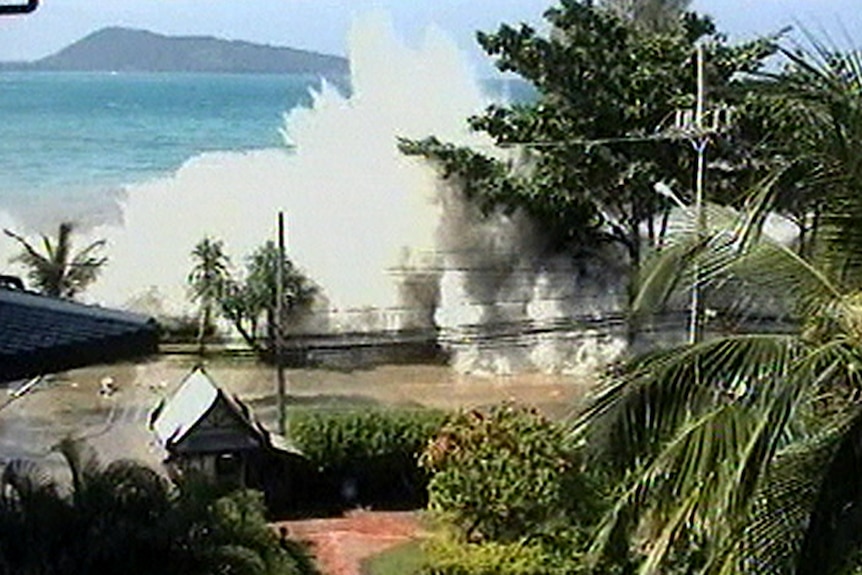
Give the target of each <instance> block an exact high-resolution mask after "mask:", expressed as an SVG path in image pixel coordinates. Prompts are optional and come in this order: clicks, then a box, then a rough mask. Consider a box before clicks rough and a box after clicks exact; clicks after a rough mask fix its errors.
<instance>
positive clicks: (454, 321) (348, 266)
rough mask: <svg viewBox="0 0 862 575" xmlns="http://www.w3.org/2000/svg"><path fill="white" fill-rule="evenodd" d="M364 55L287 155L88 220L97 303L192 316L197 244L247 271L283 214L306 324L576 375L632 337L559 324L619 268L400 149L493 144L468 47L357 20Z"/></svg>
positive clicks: (177, 181)
mask: <svg viewBox="0 0 862 575" xmlns="http://www.w3.org/2000/svg"><path fill="white" fill-rule="evenodd" d="M350 59H351V74H352V78H351V85H352V92H351V94H350V95H345V94H343V93H342V92H340V91H339V90H337V89H335V88H334V87H332V86H329V85H327V84H323V86H322V87H321V89H320V90H319V91H318V92H316V93H314V94H313V103H312V106H311V107H310V108H297V109H294V110H292V111H290V112H289V113H288V114H287V115H286V117H285V124H284V129H283V132H284V135H285V138H286V140H287V143H288V144H289V146H286V147H285V149H273V150H262V151H254V152H247V153H234V152H230V153H207V154H203V155H201V156H197V157H195V158H192V159H190V160H189V161H187V162H186V163H185V164H184V165H183V166H182V167H181V168H180V169H179V170H178V171H177V172H176V173H175V174H173V175H171V176H170V177H163V178H159V179H156V180H153V181H150V182H147V183H144V184H139V185H132V186H128V187H127V188H126V189H125V191H124V197H123V198H122V199H121V200H120V202H119V206H120V208H121V210H122V221H121V225H120V224H118V223H117V222H115V223H111V224H105V223H104V221H101V222H96V223H97V224H98V225H95V226H94V227H93V229H92V230H91V233H90V235H91V236H92V237H106V238H108V241H109V253H110V257H111V262H110V265H109V266H108V267H107V268H106V270H105V273H104V276H103V277H102V278H100V280H99V281H98V282H97V283H96V284H94V286H93V287H92V288H91V290H90V292H89V297H90V298H91V299H92V300H94V301H99V302H103V303H106V304H109V305H115V306H126V305H128V304H129V303H133V304H134V305H135V306H136V307H138V308H143V310H144V311H148V312H150V313H159V314H161V313H165V314H180V313H183V312H187V311H188V308H189V304H188V302H187V298H186V288H185V279H186V274H187V273H188V270H189V268H190V266H191V261H190V259H189V252H190V251H191V249H192V247H193V246H194V245H195V243H196V242H197V241H198V240H200V239H201V238H202V237H203V236H205V235H211V236H215V237H218V238H220V239H223V240H224V241H225V245H226V249H227V251H228V252H229V253H230V254H232V255H233V256H234V257H235V260H234V264H235V265H237V267H239V264H240V263H241V262H240V261H238V260H239V256H240V255H242V254H248V253H250V252H251V251H252V250H253V249H254V248H255V247H256V246H258V245H260V244H261V243H263V242H264V241H265V240H267V239H269V238H271V237H272V236H273V233H274V228H275V218H276V214H277V212H278V211H279V210H284V211H285V212H286V214H287V219H288V236H289V253H290V255H291V257H292V259H293V260H294V261H295V262H297V263H298V265H299V266H300V267H301V268H303V269H304V271H305V272H306V273H307V274H308V275H309V276H310V277H311V278H313V279H314V280H315V281H316V282H318V283H319V284H320V286H321V287H322V288H323V291H324V298H323V299H322V302H321V303H320V304H319V306H318V310H317V312H316V315H315V317H314V318H312V321H310V322H308V324H307V325H306V328H308V329H327V330H331V331H356V330H362V331H378V330H392V329H402V328H427V329H429V330H432V329H437V328H439V330H440V332H441V336H442V342H443V343H444V345H446V346H448V347H449V348H450V349H451V350H452V351H453V362H454V365H455V367H456V368H458V369H459V370H461V371H465V372H478V373H485V372H488V373H512V372H518V371H530V370H541V371H546V372H552V371H577V370H580V369H582V368H584V366H589V365H592V364H594V363H596V362H598V361H602V360H604V359H606V358H608V357H612V356H613V355H614V354H616V353H618V352H619V349H620V342H619V339H618V338H609V337H607V336H605V335H602V334H601V333H599V332H595V333H592V334H590V333H587V332H584V330H579V331H577V330H576V331H577V333H575V332H574V331H572V330H568V331H567V330H566V329H562V330H560V329H557V328H556V327H555V326H557V325H558V324H560V323H561V322H564V321H566V320H567V319H568V318H571V317H572V316H573V315H581V316H583V315H584V314H585V313H586V314H588V315H589V314H596V315H601V314H602V313H604V312H606V311H607V310H610V309H616V308H617V307H618V306H619V301H620V290H619V289H618V288H619V282H618V281H616V280H615V276H614V272H613V270H610V271H608V270H600V269H598V267H599V266H594V269H592V270H591V271H590V272H589V273H586V274H581V275H578V273H576V270H574V269H573V263H572V262H571V261H570V260H569V259H568V258H565V257H559V256H552V255H549V253H548V250H547V246H546V245H545V242H544V238H543V234H542V232H541V230H540V229H536V228H535V227H534V226H533V225H532V224H531V223H530V222H529V221H528V220H527V219H526V218H524V217H522V216H520V215H518V214H516V215H514V216H509V215H504V214H494V215H491V216H490V217H485V216H483V215H482V214H480V213H479V212H478V210H477V209H476V208H475V207H474V206H472V205H470V204H468V203H467V202H466V201H465V200H464V198H463V194H461V192H460V190H458V189H457V187H455V186H453V185H451V184H448V183H444V182H441V181H440V179H439V178H438V175H437V174H436V172H435V170H434V169H433V167H432V166H430V165H429V164H428V163H426V162H424V161H423V160H421V159H419V158H412V157H405V156H404V155H402V154H401V153H400V152H399V151H398V150H397V138H398V137H409V138H424V137H425V136H428V135H431V134H434V135H436V136H438V137H439V138H440V139H441V140H444V141H450V142H455V143H460V144H465V145H478V146H482V147H483V149H485V150H489V147H488V146H490V142H489V141H488V140H487V139H485V138H484V137H483V136H481V135H479V134H475V133H471V132H469V131H468V130H467V125H466V121H465V119H466V118H467V117H469V116H470V115H473V114H476V113H477V112H479V111H481V110H482V109H483V107H484V106H485V105H486V103H487V102H486V101H485V99H484V97H483V95H482V91H481V89H480V87H479V85H478V83H477V82H476V81H475V78H474V74H473V73H472V71H471V70H470V69H469V67H468V66H467V65H466V63H465V61H464V59H463V58H462V56H461V54H459V52H458V50H457V48H456V47H455V46H454V44H453V43H451V42H450V41H448V40H447V39H446V38H445V37H444V36H443V35H442V34H441V33H440V32H438V31H435V30H430V31H429V32H428V33H427V35H426V38H425V40H424V42H423V43H422V45H421V47H420V48H418V49H415V50H411V49H407V48H405V47H404V46H403V45H402V44H401V43H400V42H399V41H398V39H397V38H396V37H395V34H394V33H393V30H392V27H391V25H390V24H389V23H388V21H387V19H386V18H384V17H381V16H380V15H372V16H370V17H367V18H364V19H362V20H360V21H359V22H358V23H357V24H356V26H355V27H354V29H353V32H352V34H351V38H350ZM288 149H289V150H290V151H288ZM497 153H500V154H503V152H499V151H498V152H497ZM100 213H102V214H104V213H110V210H105V209H104V208H103V209H102V210H101V212H100ZM0 257H5V255H4V254H0ZM578 278H580V280H579V279H578Z"/></svg>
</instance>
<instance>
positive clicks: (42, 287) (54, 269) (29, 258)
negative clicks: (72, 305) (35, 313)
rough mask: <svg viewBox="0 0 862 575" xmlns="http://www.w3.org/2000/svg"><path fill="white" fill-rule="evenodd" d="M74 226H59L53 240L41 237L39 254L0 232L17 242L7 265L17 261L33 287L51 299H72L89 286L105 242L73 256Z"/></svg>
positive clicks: (104, 260) (103, 259) (15, 237)
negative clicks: (18, 251)
mask: <svg viewBox="0 0 862 575" xmlns="http://www.w3.org/2000/svg"><path fill="white" fill-rule="evenodd" d="M73 231H74V225H73V224H71V223H69V222H63V223H61V224H60V226H59V229H58V230H57V239H56V241H53V240H52V239H51V238H49V237H48V236H45V235H43V236H42V248H43V251H42V253H40V252H39V249H38V248H37V247H35V246H34V245H33V244H31V243H30V242H28V241H27V240H26V239H25V238H23V237H22V236H20V235H18V234H16V233H14V232H12V231H10V230H3V232H4V233H5V234H6V235H7V236H9V237H10V238H12V239H13V240H15V241H16V242H18V244H19V245H20V246H21V248H22V251H21V253H20V254H18V255H17V256H15V257H13V258H12V259H11V260H10V261H11V262H19V263H21V264H23V265H24V266H25V267H26V268H27V269H28V272H27V277H28V278H29V279H30V281H31V282H32V283H33V285H35V286H36V288H37V289H38V290H39V291H40V292H42V293H44V294H45V295H48V296H51V297H63V298H74V297H75V296H76V295H78V294H79V293H80V292H82V291H84V290H85V289H86V288H87V286H89V285H90V284H91V283H93V282H94V281H95V280H96V278H97V277H98V275H99V272H100V271H101V269H102V268H103V267H104V266H105V264H106V263H107V262H108V258H107V257H104V256H98V255H96V254H97V252H98V251H99V250H101V249H102V248H103V247H104V246H105V243H106V242H105V240H98V241H95V242H93V243H91V244H89V245H87V246H86V247H84V248H83V249H81V250H80V251H78V252H77V253H73V250H72V232H73Z"/></svg>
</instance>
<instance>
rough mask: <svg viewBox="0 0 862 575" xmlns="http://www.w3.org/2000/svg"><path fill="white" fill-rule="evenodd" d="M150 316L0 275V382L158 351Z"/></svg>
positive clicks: (154, 323) (155, 331) (156, 330)
mask: <svg viewBox="0 0 862 575" xmlns="http://www.w3.org/2000/svg"><path fill="white" fill-rule="evenodd" d="M158 349H159V327H158V324H156V321H155V320H154V319H152V318H150V317H147V316H143V315H138V314H134V313H129V312H124V311H119V310H113V309H107V308H103V307H99V306H92V305H84V304H82V303H78V302H74V301H70V300H65V299H59V298H53V297H48V296H44V295H41V294H37V293H34V292H30V291H27V290H25V289H24V286H23V284H22V283H21V281H20V280H18V279H17V278H14V277H10V276H0V383H2V382H9V381H15V380H20V379H26V378H32V377H37V376H40V375H45V374H48V373H56V372H59V371H66V370H69V369H74V368H78V367H84V366H87V365H93V364H99V363H111V362H114V361H119V360H125V359H132V358H137V357H142V356H147V355H151V354H155V353H158Z"/></svg>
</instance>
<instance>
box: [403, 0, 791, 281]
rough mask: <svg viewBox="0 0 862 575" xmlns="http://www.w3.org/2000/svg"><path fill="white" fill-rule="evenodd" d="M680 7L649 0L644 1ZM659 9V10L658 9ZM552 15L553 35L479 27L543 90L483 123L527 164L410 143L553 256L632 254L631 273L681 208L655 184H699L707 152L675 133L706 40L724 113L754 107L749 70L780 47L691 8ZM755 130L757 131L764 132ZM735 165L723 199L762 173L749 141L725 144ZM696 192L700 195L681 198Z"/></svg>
mask: <svg viewBox="0 0 862 575" xmlns="http://www.w3.org/2000/svg"><path fill="white" fill-rule="evenodd" d="M653 4H655V5H658V4H668V3H659V2H646V1H644V2H636V3H633V4H632V6H635V5H636V6H644V7H646V6H652V5H653ZM645 9H646V8H645ZM545 17H546V19H547V21H548V22H549V24H550V29H551V32H550V33H549V34H548V35H547V36H543V35H542V34H540V33H539V32H538V31H536V30H535V29H533V28H531V27H529V26H526V25H522V26H521V27H512V26H508V25H503V26H501V27H500V29H499V30H498V31H497V32H496V33H493V34H483V33H480V34H479V36H478V39H479V43H480V44H481V45H482V47H483V48H484V49H485V51H486V52H487V53H488V54H489V55H490V56H492V57H494V58H496V64H497V67H498V68H499V69H500V70H502V71H505V72H511V73H515V74H517V75H519V76H521V77H522V78H524V79H525V80H527V81H529V82H530V83H531V84H532V85H533V86H535V88H536V90H537V93H538V97H537V99H536V100H535V101H534V102H528V103H516V104H494V105H492V106H490V107H489V108H488V109H487V110H485V112H484V113H482V114H480V115H478V116H475V117H473V118H470V120H469V122H470V126H471V127H472V128H473V129H474V130H477V131H480V132H484V133H486V134H488V135H489V136H491V138H492V139H493V140H494V141H495V142H496V143H497V144H498V145H500V146H504V147H505V146H510V147H514V148H515V149H520V150H521V152H522V155H523V156H524V157H525V159H522V160H520V161H518V162H515V161H512V160H505V159H500V158H498V157H493V156H490V155H487V154H484V153H482V152H480V151H476V150H472V149H469V148H463V147H457V146H454V145H451V144H446V143H444V142H441V141H439V140H438V139H437V138H434V137H429V138H427V139H425V140H421V141H408V140H402V142H401V149H402V151H403V152H405V153H408V154H420V155H423V156H425V157H428V158H431V159H432V160H433V161H434V162H436V163H437V164H438V165H439V166H440V168H441V170H442V173H443V175H444V177H446V178H452V179H456V180H457V181H458V182H459V183H460V184H461V187H462V188H463V190H464V193H465V194H466V195H467V197H469V198H471V199H473V200H474V201H476V202H477V203H478V204H479V205H480V206H481V207H482V208H483V209H484V210H485V211H487V212H490V211H493V210H498V209H502V210H506V211H514V210H523V211H524V212H526V213H527V214H528V215H529V216H531V217H532V218H534V219H535V220H536V221H538V222H540V223H541V225H542V227H543V229H545V230H547V237H548V241H549V249H552V250H558V251H565V252H568V253H571V254H573V255H575V256H578V255H589V254H593V255H594V254H595V253H596V252H600V251H601V248H602V246H605V245H608V244H611V245H615V246H617V247H620V248H622V249H623V250H624V252H625V254H627V256H628V261H629V262H630V264H631V267H632V270H633V271H634V272H636V270H637V269H638V268H639V267H640V264H641V260H642V254H643V247H644V244H646V245H647V246H648V247H653V248H654V247H659V246H661V245H662V242H663V238H664V236H665V233H666V231H667V225H668V215H669V212H670V210H671V208H672V207H673V205H672V202H671V201H670V200H669V199H668V198H666V197H664V196H662V195H660V194H657V193H656V192H655V190H654V186H655V184H656V182H659V181H664V182H666V183H668V184H669V185H670V186H671V187H672V188H674V189H676V190H689V189H691V182H692V180H693V174H694V162H693V159H694V154H693V153H692V152H691V149H690V144H689V142H688V141H686V140H685V139H684V138H682V137H679V138H676V137H670V136H668V135H667V133H666V132H667V130H668V129H669V128H672V127H673V120H674V114H675V111H676V110H678V109H680V108H692V107H693V105H694V94H695V92H696V74H695V67H694V65H693V55H694V53H695V45H696V43H698V42H704V41H708V43H707V46H708V47H707V49H706V52H707V57H706V60H707V62H708V66H707V70H706V73H707V83H708V85H709V86H710V89H711V92H710V101H711V103H712V104H713V105H716V106H718V105H722V104H727V105H731V104H736V103H740V102H741V101H742V100H743V94H744V90H743V88H744V87H745V85H746V84H745V74H746V73H750V72H753V71H756V70H758V69H759V68H760V67H761V65H762V64H763V62H764V60H765V58H766V57H768V56H769V55H770V54H772V53H773V52H774V47H773V39H771V38H770V39H761V40H756V41H753V42H749V43H745V44H741V45H737V46H731V45H728V44H727V43H726V41H725V40H724V38H723V36H721V35H720V34H719V33H718V32H717V31H716V29H715V26H714V25H713V23H712V22H711V21H710V20H709V19H708V18H705V17H701V16H698V15H696V14H693V13H685V14H683V15H682V16H681V18H680V19H679V25H678V26H673V27H667V28H664V27H660V28H659V29H654V28H652V27H645V26H640V25H638V24H637V22H636V17H637V15H630V16H627V17H621V16H620V15H619V11H618V10H616V9H613V8H612V7H610V6H605V5H604V3H601V4H599V3H595V4H594V3H592V2H586V1H577V0H563V1H562V2H560V4H559V6H556V7H553V8H551V9H549V10H548V11H547V12H546V14H545ZM755 135H756V134H755ZM714 144H715V145H714V146H713V147H711V150H714V151H715V153H716V154H717V155H718V157H716V158H714V159H715V160H716V161H718V160H721V161H722V163H723V165H724V166H726V167H729V168H731V169H729V170H722V171H721V172H720V173H717V174H715V175H711V177H710V181H711V182H713V184H714V188H715V189H714V190H712V192H711V193H712V194H713V195H717V194H718V192H719V190H721V189H723V188H727V187H730V188H734V189H735V187H736V186H735V185H732V184H735V183H737V182H738V181H739V180H745V179H746V178H748V177H749V173H750V171H751V170H750V163H751V162H747V161H744V160H746V159H747V158H748V157H749V156H750V154H752V153H754V152H755V151H756V150H755V148H754V147H753V145H750V143H749V141H748V139H747V138H746V139H743V138H741V137H736V138H735V139H734V141H733V145H728V144H725V143H722V142H721V141H716V142H714ZM681 195H683V196H684V197H685V196H686V195H687V194H685V193H684V192H681Z"/></svg>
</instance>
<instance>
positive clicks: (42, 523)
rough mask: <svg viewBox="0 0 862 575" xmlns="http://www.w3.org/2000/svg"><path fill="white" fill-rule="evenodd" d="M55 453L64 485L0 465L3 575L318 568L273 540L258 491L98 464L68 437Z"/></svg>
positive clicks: (199, 574)
mask: <svg viewBox="0 0 862 575" xmlns="http://www.w3.org/2000/svg"><path fill="white" fill-rule="evenodd" d="M57 450H58V451H59V453H60V454H61V455H62V456H63V458H64V460H65V462H66V465H67V467H68V469H69V471H70V474H71V477H72V484H71V486H70V488H69V489H68V490H67V489H64V488H63V487H62V486H60V485H58V484H57V482H56V480H55V479H54V478H53V477H52V476H51V475H50V474H48V473H46V472H45V471H44V470H42V469H40V468H39V466H38V465H36V464H34V463H32V462H29V461H25V460H13V461H10V462H8V463H6V465H5V466H4V468H3V473H2V477H0V486H2V490H0V573H3V574H4V575H6V574H9V575H11V574H16V575H19V574H21V575H31V574H32V575H37V574H40V575H41V574H49V575H53V574H63V573H99V574H106V575H112V574H116V575H119V574H128V573H134V574H142V575H144V574H154V575H155V574H162V573H177V574H180V573H182V574H184V575H204V574H210V573H229V574H235V575H304V574H308V575H310V574H312V573H315V572H316V571H315V570H314V569H313V567H312V565H311V564H310V562H309V561H308V560H307V558H306V557H305V556H304V554H303V552H302V550H301V548H299V547H298V546H297V547H289V548H288V549H284V548H282V546H281V545H279V542H278V538H277V537H276V535H275V533H274V532H273V531H272V529H271V528H270V527H269V526H268V525H267V523H266V518H265V514H264V508H263V504H262V497H261V495H260V494H259V493H255V492H250V491H238V492H234V493H230V494H224V495H223V494H218V493H214V492H213V490H212V489H209V488H208V489H201V487H202V486H200V485H191V484H189V485H180V486H179V488H176V487H175V486H172V485H170V484H169V483H168V481H167V480H166V479H165V478H164V477H163V476H161V475H159V474H158V473H156V472H155V471H153V470H152V469H150V468H148V467H146V466H144V465H141V464H138V463H135V462H132V461H114V462H112V463H109V464H107V465H103V464H102V463H100V462H99V461H98V459H97V458H96V456H95V454H94V452H93V451H92V450H91V449H89V448H88V447H87V446H86V445H84V444H81V443H78V442H75V441H72V440H68V439H67V440H64V441H62V442H61V443H60V444H59V445H58V446H57ZM67 491H68V492H67Z"/></svg>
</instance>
